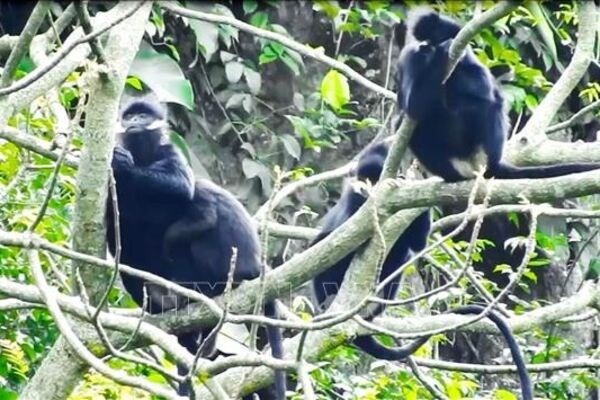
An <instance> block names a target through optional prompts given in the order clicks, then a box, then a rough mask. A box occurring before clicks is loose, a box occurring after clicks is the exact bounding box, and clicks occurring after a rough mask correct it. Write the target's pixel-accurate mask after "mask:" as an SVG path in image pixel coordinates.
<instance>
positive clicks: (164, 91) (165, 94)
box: [129, 42, 194, 110]
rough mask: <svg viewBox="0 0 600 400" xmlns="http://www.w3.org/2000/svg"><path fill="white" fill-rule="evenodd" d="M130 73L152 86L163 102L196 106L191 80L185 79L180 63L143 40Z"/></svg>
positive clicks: (189, 107)
mask: <svg viewBox="0 0 600 400" xmlns="http://www.w3.org/2000/svg"><path fill="white" fill-rule="evenodd" d="M129 75H134V76H136V77H138V78H139V79H140V80H141V81H142V82H144V83H145V84H146V85H148V86H149V87H150V89H152V90H153V91H154V93H156V95H157V96H158V99H159V100H160V101H161V102H168V103H177V104H181V105H183V106H185V107H187V108H188V109H190V110H191V109H193V107H194V94H193V92H192V86H191V85H190V82H189V81H188V80H187V79H185V77H184V75H183V72H181V69H180V68H179V65H177V63H176V62H175V60H173V59H172V58H171V57H169V56H167V55H165V54H161V53H158V52H156V51H155V50H154V49H153V48H152V47H151V46H150V45H149V44H147V43H146V42H142V44H141V46H140V49H139V50H138V53H137V54H136V56H135V59H134V60H133V63H132V64H131V68H130V69H129Z"/></svg>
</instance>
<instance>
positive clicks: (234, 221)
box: [163, 179, 286, 400]
mask: <svg viewBox="0 0 600 400" xmlns="http://www.w3.org/2000/svg"><path fill="white" fill-rule="evenodd" d="M163 246H164V254H165V255H166V256H167V257H168V258H169V260H170V264H171V265H173V266H177V269H176V270H175V271H173V275H174V277H175V279H174V280H176V281H178V282H192V283H193V284H194V285H193V286H194V288H195V289H196V290H198V291H199V292H201V293H203V294H205V295H207V296H210V297H213V296H217V295H219V294H222V293H223V291H224V290H225V286H226V283H227V275H228V273H229V269H230V266H231V258H232V254H233V251H232V248H233V247H235V248H236V249H237V258H236V262H235V271H234V274H233V283H234V284H238V283H240V282H241V281H244V280H251V279H255V278H258V277H259V276H260V272H261V260H260V241H259V238H258V234H257V231H256V226H254V224H253V221H252V217H251V216H250V215H249V214H248V212H247V211H246V209H245V208H244V207H243V206H242V205H241V204H240V202H239V201H238V200H237V199H236V198H235V197H234V196H233V195H232V194H231V193H229V192H228V191H226V190H225V189H223V188H221V187H219V186H217V185H215V184H214V183H212V182H210V181H208V180H205V179H199V180H197V181H196V187H195V190H194V197H193V200H192V201H191V202H190V203H189V204H188V205H187V206H186V207H185V208H184V209H183V215H182V216H181V218H180V219H179V220H177V221H176V222H174V223H173V224H172V225H170V226H169V228H168V229H167V230H166V232H165V235H164V243H163ZM264 306H265V308H264V313H265V315H266V316H268V317H273V318H277V316H278V315H277V310H276V306H275V302H273V301H268V302H266V303H265V305H264ZM211 330H212V327H209V328H205V329H203V330H202V336H204V337H205V336H206V335H208V334H209V333H210V331H211ZM265 330H266V333H267V339H268V341H269V344H270V345H271V353H272V355H273V357H274V358H279V359H281V358H283V346H282V342H283V338H282V335H281V330H280V329H279V328H277V327H273V326H267V327H266V329H265ZM190 339H193V338H190ZM206 348H207V350H208V351H209V352H212V351H213V350H214V343H211V344H209V346H206ZM274 390H275V398H276V399H277V400H283V399H285V390H286V387H285V373H284V371H283V370H276V371H275V379H274Z"/></svg>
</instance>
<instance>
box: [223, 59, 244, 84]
mask: <svg viewBox="0 0 600 400" xmlns="http://www.w3.org/2000/svg"><path fill="white" fill-rule="evenodd" d="M243 72H244V64H242V63H240V62H237V61H231V62H228V63H227V64H225V76H227V80H228V81H229V82H231V83H237V82H239V80H240V78H241V77H242V73H243Z"/></svg>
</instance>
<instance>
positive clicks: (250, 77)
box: [244, 67, 262, 96]
mask: <svg viewBox="0 0 600 400" xmlns="http://www.w3.org/2000/svg"><path fill="white" fill-rule="evenodd" d="M244 77H245V78H246V83H247V84H248V88H249V89H250V93H252V94H253V95H255V96H256V95H258V93H259V92H260V87H261V84H262V78H261V76H260V73H258V72H256V71H255V70H253V69H251V68H248V67H244Z"/></svg>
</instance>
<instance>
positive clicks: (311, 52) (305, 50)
mask: <svg viewBox="0 0 600 400" xmlns="http://www.w3.org/2000/svg"><path fill="white" fill-rule="evenodd" d="M160 6H161V7H162V8H164V9H165V10H168V11H170V12H172V13H173V14H177V15H181V16H184V17H188V18H192V19H198V20H201V21H206V22H211V23H213V24H225V25H231V26H233V27H235V28H238V29H240V30H242V31H245V32H248V33H250V34H252V35H254V36H258V37H262V38H265V39H269V40H273V41H276V42H278V43H281V44H282V45H284V46H286V47H288V48H290V49H292V50H294V51H297V52H298V53H300V54H302V55H305V56H307V57H310V58H312V59H314V60H317V61H320V62H322V63H323V64H326V65H329V66H330V67H331V68H334V69H337V70H338V71H340V72H342V73H343V74H344V75H346V76H347V77H348V78H350V79H352V80H353V81H355V82H356V83H359V84H360V85H362V86H364V87H366V88H367V89H370V90H372V91H374V92H375V93H379V94H380V95H382V96H384V97H387V98H388V99H392V100H395V99H396V94H395V93H394V92H392V91H391V90H387V89H385V88H384V87H381V86H379V85H377V84H376V83H374V82H372V81H370V80H368V79H367V78H365V77H364V76H363V75H361V74H359V73H358V72H356V71H355V70H353V69H352V68H350V67H349V66H348V65H346V64H344V63H342V62H339V61H337V60H334V59H333V58H331V57H328V56H326V55H325V54H323V52H322V51H320V50H315V49H312V48H310V47H308V46H305V45H303V44H300V43H298V42H296V41H295V40H293V39H290V38H289V37H287V36H284V35H282V34H280V33H276V32H272V31H268V30H266V29H261V28H257V27H255V26H252V25H250V24H247V23H245V22H243V21H240V20H239V19H237V18H232V17H227V16H224V15H217V14H210V13H205V12H202V11H193V10H189V9H187V8H184V7H180V6H178V5H176V4H174V3H172V2H167V1H161V2H160Z"/></svg>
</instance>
